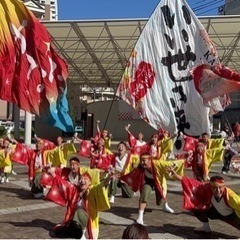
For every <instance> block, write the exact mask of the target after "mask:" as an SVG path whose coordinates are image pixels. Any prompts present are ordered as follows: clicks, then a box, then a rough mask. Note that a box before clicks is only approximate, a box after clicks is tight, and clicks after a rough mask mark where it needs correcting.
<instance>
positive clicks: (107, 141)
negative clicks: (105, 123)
mask: <svg viewBox="0 0 240 240" xmlns="http://www.w3.org/2000/svg"><path fill="white" fill-rule="evenodd" d="M99 124H100V121H99V120H97V135H96V136H95V138H94V141H95V143H97V141H98V139H99V138H102V139H103V140H104V147H105V148H106V149H108V150H110V148H111V141H112V134H111V133H109V132H108V130H106V129H103V131H102V132H101V130H100V126H99Z"/></svg>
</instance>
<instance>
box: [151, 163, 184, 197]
mask: <svg viewBox="0 0 240 240" xmlns="http://www.w3.org/2000/svg"><path fill="white" fill-rule="evenodd" d="M184 162H185V160H167V161H161V160H152V174H153V177H154V179H155V182H156V186H157V188H158V190H159V191H160V193H161V196H162V197H163V198H164V199H165V198H166V196H167V179H173V178H172V177H171V176H170V175H169V174H168V173H167V171H166V169H167V167H174V169H175V171H176V172H177V174H179V175H180V176H183V175H184Z"/></svg>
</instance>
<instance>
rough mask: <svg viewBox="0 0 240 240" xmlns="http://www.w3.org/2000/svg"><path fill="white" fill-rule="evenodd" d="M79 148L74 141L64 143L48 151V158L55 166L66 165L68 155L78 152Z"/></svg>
mask: <svg viewBox="0 0 240 240" xmlns="http://www.w3.org/2000/svg"><path fill="white" fill-rule="evenodd" d="M76 152H77V150H76V148H75V146H74V144H73V143H64V144H63V145H62V146H57V147H55V148H54V149H52V150H47V151H46V153H45V154H46V156H45V157H46V159H47V161H48V162H50V163H51V165H52V166H53V167H66V166H67V157H68V155H71V154H74V153H76Z"/></svg>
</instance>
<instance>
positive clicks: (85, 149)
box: [78, 140, 92, 158]
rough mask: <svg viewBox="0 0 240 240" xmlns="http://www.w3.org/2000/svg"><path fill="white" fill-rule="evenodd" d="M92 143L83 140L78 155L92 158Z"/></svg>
mask: <svg viewBox="0 0 240 240" xmlns="http://www.w3.org/2000/svg"><path fill="white" fill-rule="evenodd" d="M91 148H92V143H91V141H87V140H82V142H81V145H80V148H79V150H78V154H79V155H80V156H83V157H88V158H89V157H90V153H91V150H92V149H91Z"/></svg>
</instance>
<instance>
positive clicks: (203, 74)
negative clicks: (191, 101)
mask: <svg viewBox="0 0 240 240" xmlns="http://www.w3.org/2000/svg"><path fill="white" fill-rule="evenodd" d="M192 74H193V78H194V85H195V88H196V90H197V91H198V92H199V94H200V95H201V96H202V98H203V102H204V103H205V104H206V103H207V102H209V101H211V100H213V99H215V98H218V97H220V96H224V95H225V94H228V93H230V92H235V91H238V90H239V89H240V75H239V74H238V73H235V72H233V71H232V70H231V69H229V68H227V67H224V66H222V65H217V66H210V65H207V64H202V65H200V66H198V67H196V68H195V69H194V70H193V71H192ZM225 99H226V100H227V101H226V100H225V101H226V102H225V103H223V105H224V106H223V107H226V106H227V105H229V104H230V101H228V98H227V97H225Z"/></svg>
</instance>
